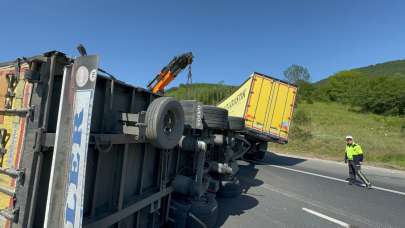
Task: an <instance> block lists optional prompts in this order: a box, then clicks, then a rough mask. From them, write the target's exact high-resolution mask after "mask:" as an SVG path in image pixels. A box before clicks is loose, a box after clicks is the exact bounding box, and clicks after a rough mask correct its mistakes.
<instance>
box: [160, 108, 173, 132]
mask: <svg viewBox="0 0 405 228" xmlns="http://www.w3.org/2000/svg"><path fill="white" fill-rule="evenodd" d="M175 126H176V118H175V115H174V113H173V112H172V111H168V112H167V113H166V114H165V116H164V118H163V132H164V133H165V134H166V135H170V134H171V133H172V132H173V131H174V128H175Z"/></svg>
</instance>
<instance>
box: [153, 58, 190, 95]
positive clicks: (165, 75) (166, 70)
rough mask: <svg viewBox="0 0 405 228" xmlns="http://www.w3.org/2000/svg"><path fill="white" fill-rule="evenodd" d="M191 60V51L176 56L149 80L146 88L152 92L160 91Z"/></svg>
mask: <svg viewBox="0 0 405 228" xmlns="http://www.w3.org/2000/svg"><path fill="white" fill-rule="evenodd" d="M192 62H193V54H192V53H191V52H187V53H184V54H182V55H179V56H176V57H174V58H173V59H172V61H170V62H169V64H167V65H166V66H165V67H163V69H162V70H161V71H160V73H159V74H158V75H156V77H155V78H154V79H153V80H152V81H151V82H149V84H148V88H149V89H150V90H151V91H152V92H153V93H162V92H163V91H164V89H165V87H166V86H167V85H168V84H169V83H170V82H171V81H173V80H174V79H175V78H176V77H177V75H178V74H179V73H180V72H181V71H182V70H184V69H185V68H186V67H187V66H189V65H190V64H191V63H192Z"/></svg>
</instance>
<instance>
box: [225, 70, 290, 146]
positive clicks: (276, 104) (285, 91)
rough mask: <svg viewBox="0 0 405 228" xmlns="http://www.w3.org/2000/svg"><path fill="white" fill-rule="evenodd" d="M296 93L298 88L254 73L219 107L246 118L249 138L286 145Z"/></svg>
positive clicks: (232, 114) (231, 114) (230, 113)
mask: <svg viewBox="0 0 405 228" xmlns="http://www.w3.org/2000/svg"><path fill="white" fill-rule="evenodd" d="M296 94H297V86H296V85H293V84H291V83H287V82H285V81H282V80H279V79H276V78H273V77H270V76H267V75H264V74H260V73H257V72H254V73H253V74H252V75H251V76H250V77H249V79H248V80H246V81H245V82H244V83H243V84H242V85H241V86H240V87H239V88H238V89H237V90H236V91H235V92H234V93H233V94H232V95H231V96H230V97H228V98H227V99H225V100H223V101H222V102H221V103H220V104H219V105H218V107H221V108H225V109H227V110H228V112H229V115H230V116H236V117H243V118H244V119H245V127H246V130H247V133H248V134H249V135H250V136H252V137H254V138H257V139H258V140H262V141H275V142H279V143H287V142H288V132H289V127H290V124H291V119H292V114H293V110H294V103H295V98H296Z"/></svg>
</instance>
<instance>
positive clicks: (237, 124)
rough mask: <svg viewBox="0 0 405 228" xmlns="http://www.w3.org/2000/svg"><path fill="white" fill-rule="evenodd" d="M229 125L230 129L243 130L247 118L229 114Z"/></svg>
mask: <svg viewBox="0 0 405 228" xmlns="http://www.w3.org/2000/svg"><path fill="white" fill-rule="evenodd" d="M228 127H229V130H233V131H241V130H243V129H244V128H245V119H244V118H241V117H235V116H229V117H228Z"/></svg>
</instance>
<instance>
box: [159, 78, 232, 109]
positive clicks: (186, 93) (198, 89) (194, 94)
mask: <svg viewBox="0 0 405 228" xmlns="http://www.w3.org/2000/svg"><path fill="white" fill-rule="evenodd" d="M236 88H237V87H236V86H229V85H224V84H209V83H194V84H191V85H184V84H180V86H179V87H173V88H171V89H169V90H168V91H166V95H167V96H172V97H175V98H177V99H182V100H198V101H201V102H203V103H204V104H210V105H211V104H212V105H215V104H217V103H218V102H219V101H221V100H223V99H224V98H226V97H228V96H229V95H231V94H232V93H233V92H234V91H235V90H236Z"/></svg>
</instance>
